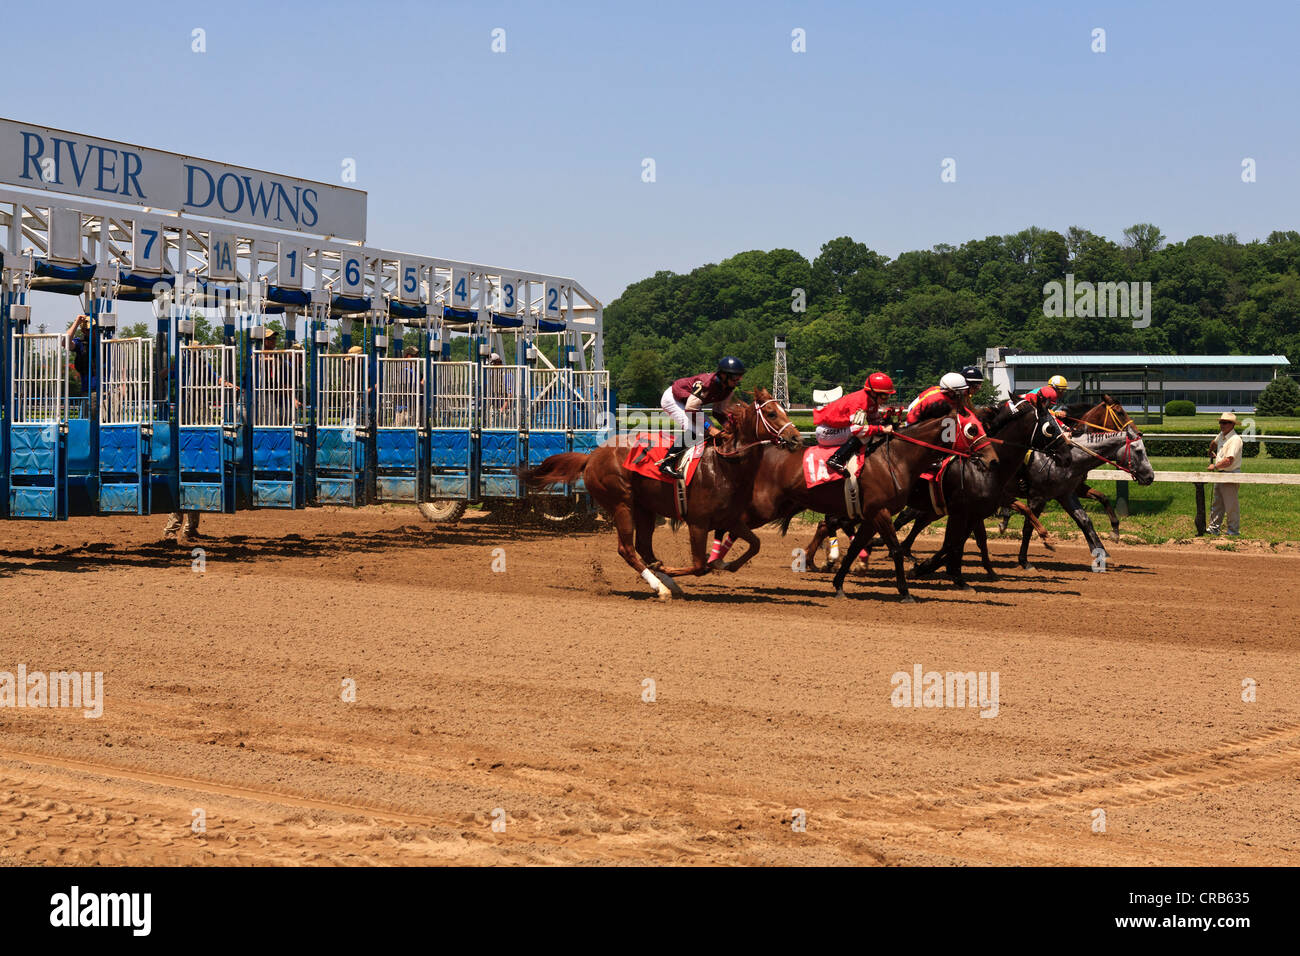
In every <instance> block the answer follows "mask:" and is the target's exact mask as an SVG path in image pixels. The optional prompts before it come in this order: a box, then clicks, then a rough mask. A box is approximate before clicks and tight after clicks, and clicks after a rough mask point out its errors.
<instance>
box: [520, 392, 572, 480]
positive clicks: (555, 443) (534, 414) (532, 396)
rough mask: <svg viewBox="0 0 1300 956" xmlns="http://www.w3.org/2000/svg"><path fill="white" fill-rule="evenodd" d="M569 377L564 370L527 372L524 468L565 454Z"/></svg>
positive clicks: (567, 448)
mask: <svg viewBox="0 0 1300 956" xmlns="http://www.w3.org/2000/svg"><path fill="white" fill-rule="evenodd" d="M572 392H573V373H572V371H570V370H569V369H567V368H533V369H529V370H528V464H529V465H540V464H541V463H542V462H543V461H544V460H545V459H547V458H549V457H550V456H551V455H558V454H559V453H560V452H564V451H568V450H569V447H568V444H569V434H568V432H569V406H570V401H569V400H570V396H571V395H572Z"/></svg>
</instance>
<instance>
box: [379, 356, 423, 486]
mask: <svg viewBox="0 0 1300 956" xmlns="http://www.w3.org/2000/svg"><path fill="white" fill-rule="evenodd" d="M427 366H428V363H427V362H426V361H425V360H424V359H423V358H419V357H409V356H408V357H403V358H381V359H380V360H379V366H378V368H379V373H378V374H379V380H378V382H377V383H376V384H377V386H378V387H377V395H378V405H377V408H376V415H375V473H376V477H375V487H376V492H377V495H378V498H379V500H380V501H411V502H416V501H424V500H426V499H427V489H426V488H425V487H424V485H423V477H422V475H421V467H420V463H421V462H422V461H424V460H425V457H426V455H427V453H428V439H429V421H428V418H427V415H426V412H425V392H426V389H427V387H428V382H427V381H426V378H427Z"/></svg>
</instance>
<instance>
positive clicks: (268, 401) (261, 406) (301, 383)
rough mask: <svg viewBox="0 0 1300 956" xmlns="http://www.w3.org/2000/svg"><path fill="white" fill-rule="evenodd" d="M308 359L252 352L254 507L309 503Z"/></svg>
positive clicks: (293, 352)
mask: <svg viewBox="0 0 1300 956" xmlns="http://www.w3.org/2000/svg"><path fill="white" fill-rule="evenodd" d="M306 416H307V356H306V353H305V352H304V351H303V350H302V349H269V350H268V349H255V350H254V351H253V507H255V508H301V507H303V506H304V505H305V504H306V500H307V486H306V452H305V448H306V439H307V417H306Z"/></svg>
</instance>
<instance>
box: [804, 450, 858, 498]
mask: <svg viewBox="0 0 1300 956" xmlns="http://www.w3.org/2000/svg"><path fill="white" fill-rule="evenodd" d="M837 451H839V446H838V445H813V446H812V447H811V448H805V449H804V452H803V480H804V484H806V485H807V486H808V487H809V488H814V487H816V486H817V485H824V484H826V483H827V482H829V481H843V480H844V476H843V475H841V474H840V473H839V472H838V471H834V470H833V469H831V468H827V467H826V462H827V460H828V459H829V458H830V457H831V455H833V454H835V453H836V452H837ZM856 457H857V459H858V467H859V468H861V467H862V462H863V460H864V459H865V458H866V457H867V453H866V452H865V451H859V452H858V454H857V456H856Z"/></svg>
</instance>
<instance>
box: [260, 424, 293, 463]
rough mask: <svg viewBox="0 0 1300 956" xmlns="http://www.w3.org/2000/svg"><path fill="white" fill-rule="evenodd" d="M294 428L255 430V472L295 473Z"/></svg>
mask: <svg viewBox="0 0 1300 956" xmlns="http://www.w3.org/2000/svg"><path fill="white" fill-rule="evenodd" d="M293 452H294V448H293V429H292V428H254V429H253V470H254V471H293V466H294V454H293Z"/></svg>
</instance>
